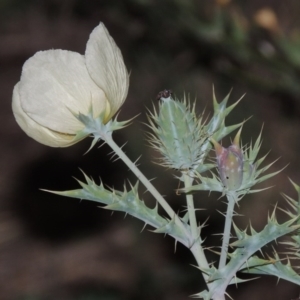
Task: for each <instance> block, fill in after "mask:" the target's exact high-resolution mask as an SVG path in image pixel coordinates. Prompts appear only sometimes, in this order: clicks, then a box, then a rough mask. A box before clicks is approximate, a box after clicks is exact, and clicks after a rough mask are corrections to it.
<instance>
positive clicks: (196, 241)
mask: <svg viewBox="0 0 300 300" xmlns="http://www.w3.org/2000/svg"><path fill="white" fill-rule="evenodd" d="M183 177H184V185H185V188H189V187H191V186H192V183H193V179H192V177H191V176H190V175H189V174H187V173H185V174H183ZM186 202H187V210H188V214H189V222H190V226H191V231H192V238H193V245H192V247H191V248H190V250H191V252H192V253H193V255H194V257H195V259H196V261H197V264H198V266H199V267H200V268H205V269H208V268H209V264H208V262H207V259H206V256H205V254H204V251H203V248H202V246H201V245H202V239H201V236H200V232H199V230H198V225H197V219H196V213H195V207H194V199H193V195H192V194H187V195H186ZM202 274H203V277H204V279H205V280H206V281H207V279H208V277H207V275H206V274H204V273H202Z"/></svg>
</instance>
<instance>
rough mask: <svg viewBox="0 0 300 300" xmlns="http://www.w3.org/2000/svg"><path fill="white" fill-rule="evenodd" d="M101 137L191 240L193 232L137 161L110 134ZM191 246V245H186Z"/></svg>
mask: <svg viewBox="0 0 300 300" xmlns="http://www.w3.org/2000/svg"><path fill="white" fill-rule="evenodd" d="M101 138H102V139H103V140H104V141H105V142H106V143H107V144H108V145H109V146H110V147H111V148H112V150H113V151H114V152H115V153H116V154H117V155H118V156H119V157H120V159H122V161H123V162H124V163H125V164H126V165H127V166H128V168H129V169H130V170H131V171H132V172H133V173H134V174H135V175H136V177H137V178H138V179H139V180H140V181H141V182H142V183H143V184H144V186H145V187H146V188H147V189H148V191H149V192H150V193H151V194H152V196H153V197H154V198H155V199H156V200H157V202H158V203H159V204H160V205H161V206H162V208H163V209H164V210H165V212H166V213H167V214H168V215H169V217H170V218H171V219H174V221H175V224H176V225H177V226H179V227H180V228H181V230H182V231H183V232H184V233H185V234H186V236H187V239H188V240H191V236H190V235H191V234H190V232H189V231H188V229H187V228H186V227H185V226H184V224H183V223H182V221H181V220H180V218H179V217H178V215H177V214H176V213H175V212H174V210H173V209H172V207H171V206H170V205H169V203H168V202H167V201H166V200H165V199H164V198H163V197H162V196H161V194H160V193H159V192H158V191H157V189H156V188H155V187H154V186H153V185H152V183H151V182H150V181H149V180H148V179H147V178H146V177H145V175H144V174H143V173H142V172H141V171H140V170H139V169H138V168H137V166H136V165H135V163H133V162H132V161H131V160H130V159H129V158H128V156H127V155H126V154H125V153H124V152H123V150H122V149H121V148H120V147H119V146H118V145H117V144H116V143H115V141H114V140H113V138H112V136H111V135H110V134H105V135H104V134H102V135H101ZM185 246H187V247H189V246H190V245H188V244H187V245H185Z"/></svg>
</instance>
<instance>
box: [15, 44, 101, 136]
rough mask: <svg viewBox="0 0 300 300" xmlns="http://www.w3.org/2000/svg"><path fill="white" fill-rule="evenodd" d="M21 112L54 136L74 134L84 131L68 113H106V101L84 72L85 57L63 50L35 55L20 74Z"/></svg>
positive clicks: (80, 124) (85, 71) (85, 70)
mask: <svg viewBox="0 0 300 300" xmlns="http://www.w3.org/2000/svg"><path fill="white" fill-rule="evenodd" d="M19 93H20V102H21V106H22V109H23V110H24V112H25V113H26V115H27V116H28V117H30V118H31V119H32V120H34V121H35V122H37V123H38V124H40V125H41V126H44V127H46V128H48V129H51V130H53V131H56V132H60V133H66V134H74V133H76V132H77V131H78V130H80V129H82V128H83V124H82V123H80V122H79V121H78V120H77V119H76V118H75V117H74V116H73V114H72V113H71V112H74V113H79V112H81V113H83V114H87V112H88V110H89V108H90V106H91V105H93V109H94V114H95V115H99V114H100V113H101V112H102V111H106V108H107V99H106V97H105V94H104V93H103V91H102V90H101V89H100V88H99V87H98V86H97V85H96V84H95V83H94V82H93V80H92V79H91V78H90V76H89V73H88V72H87V69H86V65H85V59H84V56H82V55H80V54H79V53H76V52H71V51H65V50H48V51H41V52H37V53H36V54H35V55H34V56H33V57H31V58H30V59H28V60H27V61H26V62H25V64H24V66H23V70H22V76H21V81H20V86H19Z"/></svg>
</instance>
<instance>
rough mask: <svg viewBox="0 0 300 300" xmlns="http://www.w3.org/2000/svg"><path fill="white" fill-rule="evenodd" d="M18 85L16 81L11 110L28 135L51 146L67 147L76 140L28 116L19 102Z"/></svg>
mask: <svg viewBox="0 0 300 300" xmlns="http://www.w3.org/2000/svg"><path fill="white" fill-rule="evenodd" d="M19 86H20V83H17V84H16V85H15V87H14V90H13V99H12V110H13V114H14V116H15V119H16V121H17V123H18V124H19V126H20V127H21V128H22V129H23V130H24V131H25V133H26V134H27V135H28V136H30V137H31V138H33V139H35V140H36V141H38V142H39V143H41V144H44V145H47V146H51V147H68V146H71V145H73V144H74V143H77V142H78V140H77V141H74V136H71V135H66V134H60V133H57V132H54V131H52V130H49V129H47V128H45V127H43V126H41V125H40V124H38V123H36V122H35V121H33V120H32V119H31V118H30V117H28V116H27V115H26V113H25V112H24V111H23V109H22V106H21V103H20V94H19Z"/></svg>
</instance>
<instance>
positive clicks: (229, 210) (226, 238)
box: [219, 192, 236, 270]
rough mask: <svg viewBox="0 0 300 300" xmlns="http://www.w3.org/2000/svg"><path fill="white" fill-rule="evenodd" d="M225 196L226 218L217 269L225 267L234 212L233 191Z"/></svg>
mask: <svg viewBox="0 0 300 300" xmlns="http://www.w3.org/2000/svg"><path fill="white" fill-rule="evenodd" d="M226 196H227V200H228V205H227V212H226V218H225V226H224V234H223V242H222V250H221V257H220V261H219V270H220V269H221V268H223V267H225V265H226V259H227V253H228V245H229V240H230V231H231V224H232V217H233V213H234V205H235V202H236V195H235V193H234V192H232V193H228V194H226Z"/></svg>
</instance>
